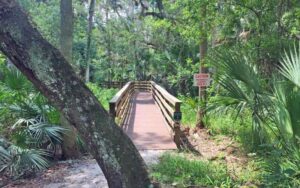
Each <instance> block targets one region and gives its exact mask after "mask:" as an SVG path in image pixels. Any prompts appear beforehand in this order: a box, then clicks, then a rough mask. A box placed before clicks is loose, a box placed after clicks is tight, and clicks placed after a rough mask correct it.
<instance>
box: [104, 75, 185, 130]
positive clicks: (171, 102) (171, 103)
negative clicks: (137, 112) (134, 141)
mask: <svg viewBox="0 0 300 188" xmlns="http://www.w3.org/2000/svg"><path fill="white" fill-rule="evenodd" d="M136 90H143V91H148V92H151V93H152V95H153V98H154V100H155V102H156V103H157V105H158V106H159V108H160V110H161V112H162V114H163V116H164V118H165V120H166V122H167V124H168V125H169V128H170V132H171V133H173V132H174V128H175V127H176V125H180V120H181V111H180V105H181V101H180V100H178V99H177V98H176V97H174V96H173V95H171V94H170V93H169V92H168V91H167V90H165V89H164V88H163V87H161V86H160V85H158V84H156V83H155V82H153V81H134V82H128V83H127V84H126V85H124V87H123V88H122V89H121V90H120V91H119V92H118V93H117V94H116V95H115V96H114V97H113V98H112V99H111V100H110V102H109V112H110V114H111V115H112V116H113V117H114V118H117V119H118V121H119V123H120V124H123V123H124V121H125V119H126V118H127V117H128V114H129V108H130V99H131V97H132V94H133V93H134V91H136Z"/></svg>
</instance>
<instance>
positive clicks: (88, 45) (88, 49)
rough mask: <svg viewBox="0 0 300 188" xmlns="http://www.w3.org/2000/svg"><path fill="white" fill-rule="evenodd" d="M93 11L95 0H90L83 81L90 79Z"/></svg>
mask: <svg viewBox="0 0 300 188" xmlns="http://www.w3.org/2000/svg"><path fill="white" fill-rule="evenodd" d="M94 12H95V0H91V2H90V6H89V23H88V30H87V42H86V72H85V82H86V83H88V82H89V81H90V64H91V39H92V31H93V17H94Z"/></svg>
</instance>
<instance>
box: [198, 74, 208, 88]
mask: <svg viewBox="0 0 300 188" xmlns="http://www.w3.org/2000/svg"><path fill="white" fill-rule="evenodd" d="M210 81H211V79H210V74H207V73H199V74H194V86H198V87H208V86H209V85H210Z"/></svg>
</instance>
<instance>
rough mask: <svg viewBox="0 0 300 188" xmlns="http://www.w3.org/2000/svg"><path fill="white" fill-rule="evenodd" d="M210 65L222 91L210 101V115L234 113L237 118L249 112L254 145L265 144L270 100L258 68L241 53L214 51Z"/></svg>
mask: <svg viewBox="0 0 300 188" xmlns="http://www.w3.org/2000/svg"><path fill="white" fill-rule="evenodd" d="M210 61H211V63H212V65H213V66H214V67H216V68H217V71H216V74H215V81H217V82H218V83H219V84H220V85H221V86H222V88H223V90H222V91H221V92H219V93H218V94H217V95H216V96H215V97H212V98H211V100H210V104H209V105H208V112H212V111H213V112H219V113H224V112H235V113H236V116H242V115H243V114H244V112H245V111H250V112H251V115H252V130H253V143H254V144H255V145H257V144H261V143H263V140H264V135H265V132H266V128H265V127H264V126H263V124H264V123H266V122H267V119H268V118H267V117H268V116H267V109H268V108H269V106H270V98H269V95H268V93H266V90H265V88H264V79H262V78H261V75H260V74H259V72H258V71H257V67H256V66H255V64H253V63H252V62H251V59H250V58H248V57H247V56H246V55H243V54H241V53H240V52H238V51H230V50H229V51H215V53H214V56H213V57H211V59H210Z"/></svg>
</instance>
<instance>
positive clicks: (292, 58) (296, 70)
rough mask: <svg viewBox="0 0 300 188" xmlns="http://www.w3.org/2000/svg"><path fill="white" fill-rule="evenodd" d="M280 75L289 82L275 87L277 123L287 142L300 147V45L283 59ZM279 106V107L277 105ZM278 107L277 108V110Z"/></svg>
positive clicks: (279, 83)
mask: <svg viewBox="0 0 300 188" xmlns="http://www.w3.org/2000/svg"><path fill="white" fill-rule="evenodd" d="M280 73H281V74H282V75H283V76H284V77H285V78H287V81H286V80H285V81H281V82H277V87H275V99H276V100H275V101H276V103H275V104H276V106H275V112H276V113H275V115H274V117H277V118H275V120H276V121H275V122H276V123H277V125H278V127H279V129H280V130H281V133H282V135H283V136H282V137H284V138H285V140H286V142H290V141H292V142H293V144H297V145H298V147H299V141H300V115H299V114H300V45H299V47H298V50H297V47H296V46H295V47H294V49H292V50H291V51H290V53H287V52H285V55H284V57H283V58H282V62H281V67H280ZM277 104H278V105H277ZM276 107H277V108H276Z"/></svg>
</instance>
